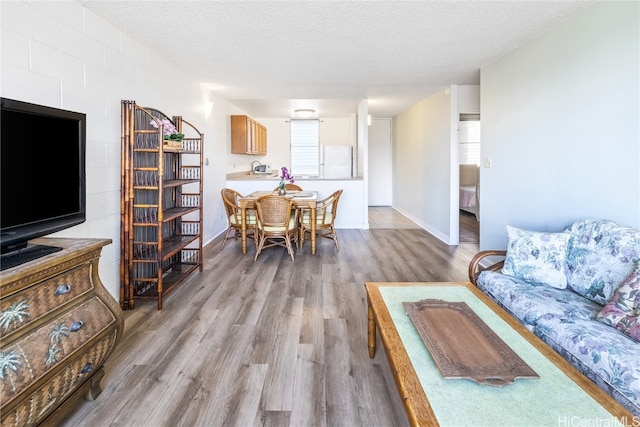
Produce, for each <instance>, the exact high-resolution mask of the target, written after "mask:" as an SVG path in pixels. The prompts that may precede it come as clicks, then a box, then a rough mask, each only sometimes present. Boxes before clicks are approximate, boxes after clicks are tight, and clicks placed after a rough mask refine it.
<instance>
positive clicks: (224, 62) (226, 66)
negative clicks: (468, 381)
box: [79, 0, 592, 117]
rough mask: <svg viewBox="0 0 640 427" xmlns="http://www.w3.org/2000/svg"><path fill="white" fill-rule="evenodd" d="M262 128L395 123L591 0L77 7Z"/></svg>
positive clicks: (184, 0) (181, 1) (180, 0)
mask: <svg viewBox="0 0 640 427" xmlns="http://www.w3.org/2000/svg"><path fill="white" fill-rule="evenodd" d="M79 3H81V4H82V5H83V6H85V7H86V8H87V9H89V10H91V11H92V12H94V13H95V14H97V15H99V16H101V17H102V18H103V19H105V20H106V21H107V22H110V23H111V24H113V25H114V26H115V27H117V28H118V29H120V30H121V31H123V32H124V33H126V34H128V35H130V36H131V37H133V38H134V39H136V40H138V41H139V42H141V43H142V44H144V45H145V46H147V47H148V48H150V49H152V50H153V51H154V52H156V53H158V54H159V55H161V56H162V57H164V58H166V59H167V60H168V61H170V62H172V63H175V64H182V65H181V67H184V68H189V69H191V70H192V72H193V73H194V74H195V75H196V76H197V78H198V79H200V81H201V82H202V83H203V84H204V85H205V86H206V87H208V88H210V90H211V92H212V93H215V94H217V95H220V96H222V97H223V98H225V99H228V100H230V101H231V102H232V103H234V104H236V105H238V106H239V107H240V108H242V109H243V110H244V111H246V112H247V114H249V115H252V116H254V117H283V116H288V115H289V114H290V113H291V110H292V109H293V108H305V107H311V108H315V109H316V110H317V111H318V113H319V115H320V116H327V117H329V116H334V117H335V116H340V115H345V114H349V113H353V112H355V108H356V107H355V106H356V105H357V102H358V100H360V99H365V98H367V99H369V112H370V113H371V114H372V115H373V116H374V117H393V116H395V115H396V114H398V113H399V112H401V111H403V110H404V109H406V108H408V107H410V106H411V105H413V104H415V103H416V102H418V101H420V100H422V99H424V98H426V97H427V96H429V95H431V94H432V93H434V92H436V91H437V90H439V89H441V88H442V87H444V86H446V85H450V84H478V83H479V76H480V72H479V70H480V67H482V66H484V65H486V64H488V63H490V62H491V61H493V60H494V59H496V58H498V57H500V56H502V55H504V54H506V53H508V52H509V51H511V50H513V49H514V48H516V47H518V46H520V45H522V44H523V43H525V42H527V41H528V40H531V39H532V38H534V37H536V36H538V35H540V34H541V33H543V32H545V31H546V30H548V29H549V28H551V27H553V26H555V25H557V24H559V23H560V22H562V21H564V20H566V19H568V18H570V17H571V16H573V15H575V14H577V13H578V12H579V11H581V10H582V9H584V8H585V7H587V6H589V5H590V4H591V3H592V2H591V1H580V0H572V1H409V2H404V1H189V0H174V1H95V0H90V1H79Z"/></svg>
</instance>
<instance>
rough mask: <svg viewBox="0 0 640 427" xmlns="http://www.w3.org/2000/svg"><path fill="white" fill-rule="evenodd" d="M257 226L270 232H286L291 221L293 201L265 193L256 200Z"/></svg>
mask: <svg viewBox="0 0 640 427" xmlns="http://www.w3.org/2000/svg"><path fill="white" fill-rule="evenodd" d="M256 209H257V211H258V226H259V227H260V228H262V229H266V230H269V231H272V232H276V231H279V230H278V229H282V230H281V231H282V232H288V231H289V228H290V223H291V211H292V209H293V202H292V201H291V200H290V199H287V198H286V197H282V196H277V195H266V196H262V197H260V198H258V200H256Z"/></svg>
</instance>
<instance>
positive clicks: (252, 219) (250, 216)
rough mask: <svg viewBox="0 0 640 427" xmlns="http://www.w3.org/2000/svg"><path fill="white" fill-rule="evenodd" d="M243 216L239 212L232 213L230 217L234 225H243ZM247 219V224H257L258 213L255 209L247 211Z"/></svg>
mask: <svg viewBox="0 0 640 427" xmlns="http://www.w3.org/2000/svg"><path fill="white" fill-rule="evenodd" d="M236 218H238V221H236ZM240 218H241V216H240V214H239V213H238V215H237V216H236V215H231V216H230V217H229V222H230V223H231V224H233V225H242V220H241V219H240ZM246 219H247V225H255V224H256V222H257V221H256V214H255V212H253V211H247V213H246Z"/></svg>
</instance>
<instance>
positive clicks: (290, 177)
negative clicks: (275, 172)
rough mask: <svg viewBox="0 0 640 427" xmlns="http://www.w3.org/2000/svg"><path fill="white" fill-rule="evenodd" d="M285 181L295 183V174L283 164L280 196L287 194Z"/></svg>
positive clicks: (279, 189)
mask: <svg viewBox="0 0 640 427" xmlns="http://www.w3.org/2000/svg"><path fill="white" fill-rule="evenodd" d="M285 181H287V182H288V183H290V184H293V183H294V182H295V180H294V178H293V175H291V174H290V173H289V169H287V167H286V166H283V167H281V168H280V184H279V188H278V194H279V195H280V196H284V195H285V194H287V190H286V189H285V188H284V184H285Z"/></svg>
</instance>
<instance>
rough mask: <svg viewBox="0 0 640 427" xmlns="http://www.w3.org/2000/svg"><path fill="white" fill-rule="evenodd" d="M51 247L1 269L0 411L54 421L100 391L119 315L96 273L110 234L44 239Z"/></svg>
mask: <svg viewBox="0 0 640 427" xmlns="http://www.w3.org/2000/svg"><path fill="white" fill-rule="evenodd" d="M33 243H36V244H40V245H48V246H57V247H62V248H63V249H62V250H61V251H59V252H56V253H54V254H51V255H48V256H45V257H42V258H40V259H37V260H34V261H31V262H28V263H25V264H22V265H20V266H17V267H13V268H10V269H7V270H5V271H3V272H2V273H0V414H1V415H0V417H1V425H2V427H4V426H23V425H27V426H31V425H38V424H43V425H56V424H58V423H59V422H60V420H62V419H63V418H64V417H65V416H66V415H67V414H68V413H69V411H70V410H72V409H73V407H74V406H75V405H77V404H79V403H80V402H81V400H82V399H83V398H84V399H86V400H93V399H94V398H96V397H97V396H98V395H99V394H100V392H101V391H102V390H101V388H100V379H101V378H102V377H103V376H104V370H103V364H104V362H105V360H106V359H107V358H108V357H109V355H110V354H111V353H112V352H113V350H114V348H115V346H116V345H117V343H118V341H119V340H120V338H121V335H122V332H123V326H124V317H123V314H122V311H121V309H120V306H119V305H118V303H117V302H116V300H115V299H114V298H113V297H112V296H111V295H110V294H109V293H108V291H107V290H106V289H105V288H104V286H103V284H102V282H101V281H100V278H99V277H98V259H99V257H100V252H101V251H102V247H103V246H106V245H108V244H110V243H111V240H109V239H64V238H42V239H36V240H34V241H33Z"/></svg>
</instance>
